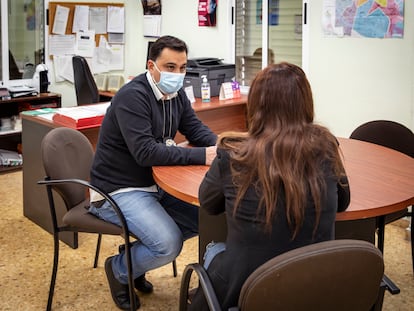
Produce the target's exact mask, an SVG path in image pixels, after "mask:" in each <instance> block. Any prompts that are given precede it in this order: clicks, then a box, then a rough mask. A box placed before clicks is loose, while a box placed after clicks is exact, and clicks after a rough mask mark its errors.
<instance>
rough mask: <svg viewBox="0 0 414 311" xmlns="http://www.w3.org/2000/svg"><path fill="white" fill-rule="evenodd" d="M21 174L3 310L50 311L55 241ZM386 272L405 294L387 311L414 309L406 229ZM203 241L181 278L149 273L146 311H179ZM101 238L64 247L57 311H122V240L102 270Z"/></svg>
mask: <svg viewBox="0 0 414 311" xmlns="http://www.w3.org/2000/svg"><path fill="white" fill-rule="evenodd" d="M21 176H22V175H21V172H14V173H8V174H2V175H0V215H1V216H0V230H1V234H0V254H1V256H0V280H1V281H0V310H1V311H3V310H10V311H16V310H18V311H20V310H23V311H26V310H27V311H32V310H44V309H45V307H46V301H47V294H48V289H49V282H50V274H51V265H52V258H53V244H52V237H51V235H50V234H49V233H47V232H45V231H44V230H43V229H41V228H40V227H38V226H37V225H35V224H34V223H32V222H31V221H29V220H28V219H27V218H25V217H24V216H23V215H22V181H21ZM385 240H386V244H385V257H384V258H385V263H386V268H385V269H386V273H387V275H388V276H389V277H390V278H391V279H392V280H393V281H394V282H395V283H397V285H398V286H399V287H400V289H401V293H400V294H399V295H395V296H391V295H389V294H388V293H387V294H386V296H385V299H384V308H383V310H386V311H394V310H398V311H405V310H406V311H409V310H414V294H413V293H414V278H413V272H412V268H411V267H412V266H411V252H410V243H409V242H408V241H406V240H405V228H402V227H400V226H397V225H389V226H387V229H386V239H385ZM197 241H198V240H197V238H193V239H191V240H189V241H187V242H186V243H185V245H184V249H183V251H182V253H181V255H180V256H179V257H178V258H177V267H178V277H176V278H174V277H173V275H172V267H171V265H170V264H169V265H166V266H164V267H162V268H159V269H157V270H155V271H151V272H149V273H148V274H147V276H148V279H149V280H151V282H153V284H154V287H155V291H154V293H153V294H150V295H147V296H145V295H141V296H140V299H141V304H142V306H141V309H140V310H142V311H150V310H151V311H153V310H157V311H158V310H162V311H169V310H174V311H175V310H177V309H178V307H177V306H178V293H179V286H180V281H181V275H182V271H183V269H184V267H185V265H186V264H187V263H190V262H195V261H197V248H198V247H197ZM95 243H96V236H95V235H88V234H83V235H81V236H80V247H79V248H78V249H76V250H74V249H71V248H70V247H68V246H66V245H64V244H62V246H61V257H60V265H59V271H58V277H57V284H56V290H55V296H54V303H53V310H61V311H63V310H71V311H73V310H79V311H83V310H89V311H93V310H100V311H102V310H104V311H107V310H119V309H117V307H116V306H115V305H114V303H113V302H112V298H111V296H110V293H109V289H108V285H107V282H106V277H105V272H104V269H103V263H104V260H105V258H106V257H107V256H109V255H111V254H114V253H115V252H116V251H117V249H118V244H119V243H120V239H119V238H117V237H108V236H105V237H104V238H103V242H102V251H101V259H100V262H99V267H98V268H97V269H93V268H92V264H93V256H94V248H95Z"/></svg>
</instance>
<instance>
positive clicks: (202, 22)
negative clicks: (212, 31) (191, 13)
mask: <svg viewBox="0 0 414 311" xmlns="http://www.w3.org/2000/svg"><path fill="white" fill-rule="evenodd" d="M217 2H218V0H199V1H198V26H209V27H212V26H216V12H217V5H218V3H217Z"/></svg>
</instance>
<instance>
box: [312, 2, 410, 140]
mask: <svg viewBox="0 0 414 311" xmlns="http://www.w3.org/2000/svg"><path fill="white" fill-rule="evenodd" d="M309 2H311V5H310V7H309V14H310V15H309V34H310V36H309V55H308V62H309V69H308V77H309V80H310V82H311V85H312V89H313V93H314V101H315V110H316V117H317V120H318V121H320V122H322V123H323V124H324V125H326V126H328V127H329V128H330V129H331V130H332V131H333V132H334V134H335V135H337V136H343V137H348V136H349V135H350V134H351V132H352V130H353V129H354V128H356V127H357V126H358V125H359V124H361V123H364V122H366V121H370V120H374V119H387V120H394V121H397V122H400V123H402V124H404V125H406V126H408V127H409V128H411V129H412V130H414V116H413V108H414V94H413V93H414V1H410V0H406V1H405V20H404V38H403V39H373V38H349V37H348V38H342V39H341V38H325V37H323V35H322V29H321V16H322V4H323V0H311V1H309Z"/></svg>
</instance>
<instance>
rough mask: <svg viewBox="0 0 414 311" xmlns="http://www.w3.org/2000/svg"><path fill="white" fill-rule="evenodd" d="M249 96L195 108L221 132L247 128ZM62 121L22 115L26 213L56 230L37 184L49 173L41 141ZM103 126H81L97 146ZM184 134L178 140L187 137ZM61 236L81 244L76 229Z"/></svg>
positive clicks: (198, 104)
mask: <svg viewBox="0 0 414 311" xmlns="http://www.w3.org/2000/svg"><path fill="white" fill-rule="evenodd" d="M246 99H247V98H246V97H242V98H240V99H238V100H226V101H219V100H218V98H213V99H212V102H211V103H208V104H201V102H197V103H196V104H195V105H194V110H195V111H196V114H197V116H198V117H199V118H200V119H201V120H203V121H204V123H205V124H206V125H208V126H209V127H210V128H211V130H212V131H213V132H215V133H217V134H219V133H221V132H222V131H227V130H237V131H239V130H245V128H246V117H245V111H246ZM60 126H61V125H59V124H56V123H54V122H53V121H50V120H47V119H44V118H42V117H38V116H28V115H23V116H22V128H23V131H22V141H23V145H24V148H23V158H24V161H23V214H24V216H26V217H27V218H29V219H30V220H32V221H33V222H35V223H36V224H38V225H39V226H41V227H42V228H43V229H45V230H47V231H49V232H52V224H51V223H50V216H49V210H48V209H47V208H46V207H47V204H49V203H48V201H47V196H46V191H45V189H43V188H42V187H41V186H39V185H37V181H38V180H41V179H43V178H44V176H45V173H44V170H43V165H42V161H41V154H40V144H41V141H42V139H43V137H44V136H45V135H46V134H47V133H48V132H49V131H50V130H52V129H53V128H56V127H60ZM99 128H100V127H99V126H96V127H93V128H89V129H82V130H80V131H81V132H82V133H83V134H85V136H86V137H88V139H89V140H90V142H91V143H92V145H93V146H94V147H95V146H96V143H97V141H98V135H99ZM178 137H180V139H179V140H177V142H181V141H183V140H184V137H183V136H181V135H178ZM56 205H57V206H58V210H60V211H62V213H63V211H64V209H65V207H64V204H63V202H62V200H61V199H60V197H58V196H56ZM60 239H61V240H62V241H63V242H65V243H67V244H68V245H69V246H71V247H73V248H76V247H77V246H78V240H77V234H76V233H72V232H65V233H61V235H60Z"/></svg>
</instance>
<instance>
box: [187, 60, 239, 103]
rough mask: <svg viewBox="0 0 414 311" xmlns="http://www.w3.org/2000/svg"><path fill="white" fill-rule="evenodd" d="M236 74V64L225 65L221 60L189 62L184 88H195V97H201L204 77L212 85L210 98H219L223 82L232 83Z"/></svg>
mask: <svg viewBox="0 0 414 311" xmlns="http://www.w3.org/2000/svg"><path fill="white" fill-rule="evenodd" d="M235 74H236V69H235V65H234V64H225V63H223V62H222V61H221V60H220V59H219V58H212V57H203V58H193V59H188V60H187V72H186V74H185V78H184V87H188V86H190V85H191V86H193V91H194V96H195V97H201V83H202V80H203V79H202V76H204V75H206V76H207V80H208V82H209V83H210V96H218V95H219V94H220V87H221V84H222V83H223V82H231V81H232V79H233V78H234V76H235Z"/></svg>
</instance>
